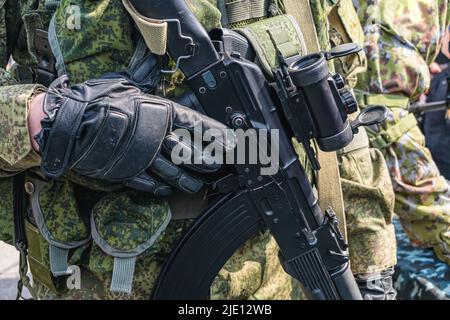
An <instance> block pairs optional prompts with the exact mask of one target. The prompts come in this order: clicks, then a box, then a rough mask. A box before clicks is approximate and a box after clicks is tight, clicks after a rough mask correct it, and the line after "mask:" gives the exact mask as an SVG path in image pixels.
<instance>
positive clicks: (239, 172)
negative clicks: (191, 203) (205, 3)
mask: <svg viewBox="0 0 450 320" xmlns="http://www.w3.org/2000/svg"><path fill="white" fill-rule="evenodd" d="M130 2H131V3H132V5H133V6H134V7H135V9H136V10H137V11H138V12H139V13H140V14H142V15H143V16H146V17H148V18H153V19H159V20H164V21H166V22H167V23H168V24H169V34H168V51H169V54H170V56H171V57H172V58H173V59H174V60H176V61H179V68H180V69H181V71H182V72H183V73H184V74H185V76H186V78H187V84H188V85H189V86H190V88H191V90H192V92H193V94H194V95H195V98H193V99H191V100H196V101H197V103H196V104H200V107H199V110H202V111H203V112H204V113H205V114H206V115H208V116H210V117H212V118H214V119H216V120H218V121H220V122H222V123H224V124H227V125H228V126H230V127H231V128H236V129H237V128H242V129H246V128H255V129H267V130H271V129H277V130H279V146H278V148H279V153H280V156H279V168H280V169H279V170H278V172H277V173H276V174H274V175H272V176H267V175H261V170H260V169H261V165H259V164H257V165H246V164H244V165H240V164H237V165H234V168H233V170H232V171H233V172H232V173H231V174H229V175H227V176H225V177H224V178H222V179H221V180H220V181H218V182H217V185H219V186H220V188H219V189H220V190H221V192H222V193H223V196H221V197H219V199H218V200H216V201H215V202H214V203H213V204H212V205H211V206H210V207H209V208H208V209H207V210H206V211H205V212H204V213H203V214H202V215H201V216H200V217H199V218H198V219H197V220H196V222H194V223H193V226H192V227H191V228H190V229H189V230H188V232H187V234H186V235H185V236H184V237H183V238H182V240H181V241H180V242H179V244H178V245H177V247H176V248H175V249H174V250H173V251H172V253H171V255H170V257H169V258H168V260H167V262H166V264H165V266H164V267H163V270H162V271H161V273H160V276H159V280H158V283H157V285H156V287H155V289H154V293H153V297H154V298H155V299H206V298H208V297H209V290H210V286H211V284H212V282H213V281H214V278H215V276H216V275H217V273H218V272H219V270H220V269H221V268H222V266H223V265H224V264H225V263H226V261H227V260H228V259H229V258H230V257H231V256H232V255H233V253H234V252H235V251H236V250H237V249H239V248H240V247H241V246H242V245H243V244H244V243H245V241H247V240H248V239H250V238H251V237H252V236H254V235H255V234H257V232H258V231H260V230H264V229H269V231H270V232H271V234H272V235H273V236H274V238H275V239H276V241H277V243H278V245H279V247H280V251H281V252H280V260H281V262H282V264H283V267H284V269H285V271H286V272H287V273H289V274H290V275H291V276H292V277H294V278H295V279H297V280H298V281H300V283H301V284H302V286H303V287H304V288H305V291H306V293H307V295H308V296H309V298H312V299H330V300H339V299H362V297H361V294H360V292H359V289H358V287H357V285H356V282H355V279H354V277H353V275H352V273H351V270H350V268H349V262H348V252H347V244H346V243H345V240H344V238H343V236H342V234H341V233H340V232H339V229H338V226H337V224H338V222H337V219H336V217H335V214H334V212H333V210H332V209H331V208H328V209H327V210H326V211H323V210H322V209H321V208H319V206H318V201H317V198H316V197H315V195H314V194H313V189H312V186H311V184H310V182H309V181H308V179H307V176H306V174H305V172H304V169H303V168H302V166H301V165H300V163H299V161H298V156H297V154H296V153H295V151H294V149H293V146H292V144H291V137H293V136H298V138H301V141H302V142H305V141H306V140H308V139H311V138H314V137H318V138H324V139H326V141H325V142H324V143H323V144H324V145H325V148H328V149H331V148H332V146H333V145H334V146H335V147H342V146H344V145H345V144H348V143H349V142H350V141H351V138H352V136H353V135H352V133H351V131H349V129H348V123H347V122H346V116H345V117H344V114H343V113H341V112H340V111H338V109H336V108H338V107H339V106H338V105H341V104H342V105H343V106H344V107H346V106H348V105H349V104H352V103H356V102H354V101H348V102H349V103H347V102H346V101H345V99H344V98H345V97H342V96H343V94H342V93H343V92H342V91H340V90H341V89H342V88H341V89H339V86H340V85H336V79H334V80H333V79H332V78H331V79H330V77H331V76H330V75H329V72H328V69H326V70H325V69H324V64H323V63H322V62H323V59H322V58H323V57H325V56H324V55H325V53H322V54H319V56H314V57H313V58H314V59H316V60H317V59H318V60H320V61H313V63H311V62H306V63H305V64H303V63H302V62H301V61H300V62H299V63H300V65H292V66H290V67H287V68H285V69H284V71H283V70H281V71H280V73H279V74H278V77H277V80H278V82H280V83H279V87H280V86H281V87H280V88H278V90H279V91H280V92H279V94H280V97H281V98H280V100H282V102H281V103H280V101H275V100H277V99H274V98H273V97H272V95H271V93H273V89H272V88H271V87H270V86H269V85H268V83H267V82H266V80H265V77H264V75H263V73H262V71H261V70H260V68H259V67H258V66H257V65H256V64H254V63H251V62H249V61H246V60H245V59H242V58H241V57H240V56H239V55H238V54H231V55H228V54H226V53H224V52H218V51H216V49H215V46H214V44H213V42H212V41H211V39H210V37H209V35H208V34H207V33H206V31H205V30H204V29H203V27H202V26H201V24H200V23H199V22H198V21H197V19H196V18H195V16H194V15H193V14H192V13H191V12H190V10H189V9H188V7H187V6H186V3H185V1H178V0H165V1H141V0H140V1H138V0H131V1H130ZM327 54H328V56H330V55H331V53H327ZM340 54H342V52H341V53H340ZM335 55H336V56H338V55H339V54H337V53H336V54H335ZM186 56H191V57H190V58H187V59H186V58H183V59H182V60H180V59H179V58H180V57H186ZM316 62H319V66H317V65H316ZM305 68H306V69H307V70H306V72H310V73H312V74H313V73H314V72H313V71H311V70H312V69H314V68H319V69H320V72H318V73H317V74H316V76H315V77H314V78H313V79H310V80H309V81H308V82H305V81H304V80H302V79H301V77H300V71H305V70H303V69H305ZM332 80H333V81H332ZM338 80H339V79H338ZM291 84H292V85H291ZM316 84H318V85H316ZM331 84H332V85H334V86H335V88H334V89H335V90H334V91H332V90H330V89H329V87H328V88H327V86H329V85H331ZM289 85H291V86H290V88H289ZM324 95H326V96H324ZM330 95H331V96H330ZM344 96H345V94H344ZM299 97H301V98H303V100H301V99H300V98H299ZM349 98H350V97H349V96H347V99H349ZM308 99H317V100H316V101H313V103H314V104H316V105H321V108H322V111H321V112H319V113H317V114H315V113H314V112H312V111H311V110H312V109H311V108H310V107H307V105H308ZM336 101H338V102H336ZM328 102H330V103H331V106H329V109H331V111H332V112H331V113H328V114H326V115H325V114H324V113H323V112H324V111H325V112H328V111H329V110H328V111H327V110H326V105H325V104H326V103H328ZM310 104H311V103H310ZM284 108H288V109H284ZM294 111H295V112H294ZM380 111H382V110H379V109H378V110H376V112H380ZM305 114H306V116H307V117H308V118H306V117H304V116H303V115H305ZM321 115H323V117H321ZM316 117H319V118H320V119H319V121H318V119H317V118H316ZM368 118H371V120H373V117H368ZM282 119H283V120H282ZM305 119H307V121H306V120H305ZM330 119H331V122H329V123H327V121H330ZM361 119H363V118H361ZM306 122H307V123H308V125H309V127H308V128H311V129H312V131H311V133H308V138H305V137H304V136H303V133H302V132H299V131H298V128H297V127H296V125H298V124H299V123H306ZM285 123H288V124H289V125H288V127H289V128H286V125H285ZM336 124H337V125H336ZM361 124H363V121H362V120H361V121H360V122H357V123H353V127H354V128H353V129H354V130H356V128H357V126H358V125H361ZM324 125H325V126H327V125H328V126H329V128H325V127H324ZM342 132H344V133H342ZM339 134H342V136H341V137H338V138H333V136H335V135H339ZM333 140H334V141H333ZM308 145H309V141H308ZM310 156H312V155H310Z"/></svg>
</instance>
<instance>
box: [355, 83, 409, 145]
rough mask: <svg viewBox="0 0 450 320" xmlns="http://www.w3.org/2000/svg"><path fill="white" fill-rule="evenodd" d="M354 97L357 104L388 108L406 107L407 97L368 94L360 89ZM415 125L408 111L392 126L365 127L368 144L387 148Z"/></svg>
mask: <svg viewBox="0 0 450 320" xmlns="http://www.w3.org/2000/svg"><path fill="white" fill-rule="evenodd" d="M355 94H356V99H357V100H358V103H359V105H361V106H365V105H385V106H387V107H389V108H401V109H405V110H406V109H408V106H409V99H408V97H404V96H401V95H393V94H369V93H366V92H362V91H355ZM416 125H417V120H416V117H415V116H414V114H412V113H410V114H408V115H407V116H406V117H404V118H402V119H400V120H399V121H398V122H397V123H396V124H395V125H393V126H392V127H390V128H388V129H385V130H381V131H375V130H373V129H370V128H367V133H368V134H369V140H370V145H371V146H372V147H374V148H377V149H380V150H381V149H385V148H388V147H389V146H390V145H391V144H393V143H394V142H396V141H397V140H398V139H400V138H401V137H402V136H403V135H404V134H405V133H407V132H408V131H409V130H411V129H412V128H414V127H415V126H416Z"/></svg>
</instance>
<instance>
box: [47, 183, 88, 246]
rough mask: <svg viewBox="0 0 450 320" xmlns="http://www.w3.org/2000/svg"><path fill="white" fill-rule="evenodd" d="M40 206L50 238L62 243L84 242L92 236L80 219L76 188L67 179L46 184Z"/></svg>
mask: <svg viewBox="0 0 450 320" xmlns="http://www.w3.org/2000/svg"><path fill="white" fill-rule="evenodd" d="M39 206H40V208H41V211H42V217H43V219H44V221H45V227H46V229H47V230H46V231H47V232H48V235H49V237H51V238H52V239H54V240H55V241H58V242H61V243H72V242H78V241H83V240H84V239H86V238H88V237H89V236H90V233H89V229H88V228H87V226H86V225H85V224H84V222H83V220H82V219H81V217H80V214H79V211H78V206H77V203H76V200H75V191H74V186H73V184H71V183H70V182H69V181H67V180H65V179H58V180H53V181H50V182H48V183H46V184H45V186H44V187H43V189H42V191H41V192H40V194H39Z"/></svg>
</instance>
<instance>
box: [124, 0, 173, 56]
mask: <svg viewBox="0 0 450 320" xmlns="http://www.w3.org/2000/svg"><path fill="white" fill-rule="evenodd" d="M122 3H123V5H124V7H125V9H126V10H127V11H128V13H129V14H130V16H131V17H132V18H133V20H134V22H136V25H137V27H138V28H139V31H140V32H141V34H142V37H143V38H144V40H145V43H146V44H147V47H148V49H149V50H150V52H152V53H154V54H156V55H159V56H162V55H164V54H166V51H167V22H164V21H162V20H156V19H151V18H148V17H144V16H143V15H141V14H139V12H137V11H136V9H135V8H134V7H133V6H132V5H131V3H130V2H129V1H128V0H122Z"/></svg>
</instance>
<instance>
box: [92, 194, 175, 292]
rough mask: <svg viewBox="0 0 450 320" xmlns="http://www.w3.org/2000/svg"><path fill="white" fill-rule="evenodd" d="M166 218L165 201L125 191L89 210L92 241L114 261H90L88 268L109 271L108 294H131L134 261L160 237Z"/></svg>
mask: <svg viewBox="0 0 450 320" xmlns="http://www.w3.org/2000/svg"><path fill="white" fill-rule="evenodd" d="M170 219H171V213H170V210H169V206H168V204H167V202H166V201H163V200H159V199H154V198H152V197H151V196H149V195H148V194H145V193H140V192H137V191H126V192H122V193H110V194H108V195H106V196H104V197H103V198H102V199H101V200H100V201H99V202H98V203H97V204H96V205H95V207H94V208H93V210H92V215H91V231H92V239H93V240H94V243H95V244H94V246H95V245H97V246H98V247H99V248H100V249H101V250H102V251H103V252H104V253H106V254H107V255H109V256H112V257H113V258H114V262H113V264H112V265H111V264H109V263H104V262H99V263H97V262H96V261H93V260H92V259H91V261H90V268H91V269H92V270H94V271H96V272H101V273H107V272H111V271H112V280H111V286H110V290H111V291H112V292H119V293H128V294H129V293H131V291H132V287H133V278H134V271H135V263H136V258H137V257H138V256H139V255H141V254H143V253H144V252H145V251H147V250H148V249H150V248H151V247H152V246H153V244H154V243H155V241H156V240H158V239H159V238H160V236H161V234H162V233H163V232H164V231H165V230H166V228H167V226H168V224H169V221H170ZM93 250H94V251H95V248H93ZM111 269H112V270H111Z"/></svg>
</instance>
